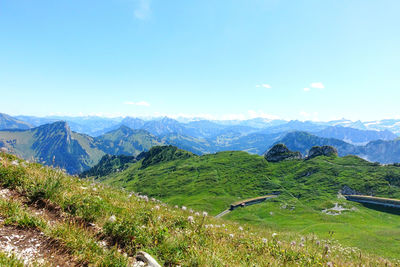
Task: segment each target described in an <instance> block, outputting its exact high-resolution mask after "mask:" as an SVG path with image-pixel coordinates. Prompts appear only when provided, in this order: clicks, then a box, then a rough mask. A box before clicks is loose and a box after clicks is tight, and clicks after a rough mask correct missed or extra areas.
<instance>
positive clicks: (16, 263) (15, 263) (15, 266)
mask: <svg viewBox="0 0 400 267" xmlns="http://www.w3.org/2000/svg"><path fill="white" fill-rule="evenodd" d="M0 266H7V267H24V263H23V262H22V261H21V260H19V259H18V258H17V257H16V256H15V255H9V254H6V253H3V252H1V251H0Z"/></svg>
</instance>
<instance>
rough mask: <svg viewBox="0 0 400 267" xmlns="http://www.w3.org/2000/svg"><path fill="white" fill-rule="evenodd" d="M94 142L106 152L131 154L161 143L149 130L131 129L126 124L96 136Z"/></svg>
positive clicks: (136, 153) (137, 153)
mask: <svg viewBox="0 0 400 267" xmlns="http://www.w3.org/2000/svg"><path fill="white" fill-rule="evenodd" d="M96 143H97V147H98V148H99V149H101V150H102V151H104V152H105V153H107V154H111V155H133V156H137V155H139V154H140V153H141V152H143V151H147V150H149V149H150V148H151V147H153V146H157V145H161V144H162V143H161V141H159V140H158V139H157V138H156V137H155V136H154V135H152V134H150V133H149V132H147V131H145V130H132V129H131V128H128V127H126V126H121V127H120V128H118V129H117V130H114V131H111V132H108V133H106V134H104V135H101V136H99V137H97V138H96Z"/></svg>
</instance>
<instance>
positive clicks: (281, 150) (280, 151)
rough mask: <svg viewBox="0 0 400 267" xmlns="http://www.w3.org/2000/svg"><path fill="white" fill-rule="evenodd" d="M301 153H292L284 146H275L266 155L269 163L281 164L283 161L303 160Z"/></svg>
mask: <svg viewBox="0 0 400 267" xmlns="http://www.w3.org/2000/svg"><path fill="white" fill-rule="evenodd" d="M301 158H302V156H301V153H300V152H297V151H296V152H294V151H290V150H289V149H288V148H287V147H286V146H285V145H284V144H277V145H274V146H273V147H272V148H271V149H270V150H268V152H267V153H266V154H265V159H266V160H267V161H269V162H280V161H283V160H293V159H301Z"/></svg>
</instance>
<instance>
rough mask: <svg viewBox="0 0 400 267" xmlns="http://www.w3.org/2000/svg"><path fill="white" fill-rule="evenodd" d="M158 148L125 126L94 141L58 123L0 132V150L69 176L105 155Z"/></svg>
mask: <svg viewBox="0 0 400 267" xmlns="http://www.w3.org/2000/svg"><path fill="white" fill-rule="evenodd" d="M161 144H162V142H161V141H159V140H158V139H157V138H156V137H155V136H153V135H151V134H150V133H148V132H147V131H144V130H132V129H130V128H128V127H126V126H121V127H120V128H119V129H117V130H114V131H111V132H109V133H106V134H104V135H101V136H99V137H96V138H93V137H91V136H88V135H85V134H79V133H76V132H72V131H71V129H70V127H69V126H68V124H67V123H66V122H62V121H60V122H55V123H50V124H45V125H42V126H39V127H36V128H32V129H29V130H7V131H0V147H5V148H7V149H8V150H9V151H10V152H11V153H14V154H16V155H18V156H20V157H23V158H24V159H27V160H31V161H37V162H41V163H43V164H46V165H51V166H57V167H60V168H63V169H66V170H67V172H68V173H70V174H78V173H81V172H83V171H85V170H88V169H89V168H90V167H93V166H94V165H95V164H97V163H98V162H99V161H100V159H101V157H102V156H104V155H105V154H112V155H131V156H137V155H138V154H140V153H141V152H143V151H147V150H149V149H150V148H151V147H153V146H157V145H161Z"/></svg>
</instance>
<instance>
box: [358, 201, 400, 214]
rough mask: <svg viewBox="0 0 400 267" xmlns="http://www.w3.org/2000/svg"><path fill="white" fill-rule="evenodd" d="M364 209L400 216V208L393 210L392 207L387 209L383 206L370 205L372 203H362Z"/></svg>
mask: <svg viewBox="0 0 400 267" xmlns="http://www.w3.org/2000/svg"><path fill="white" fill-rule="evenodd" d="M360 204H362V205H363V206H364V207H366V208H368V209H373V210H376V211H381V212H386V213H390V214H394V215H400V209H399V208H391V207H385V206H381V205H376V204H370V203H360Z"/></svg>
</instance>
